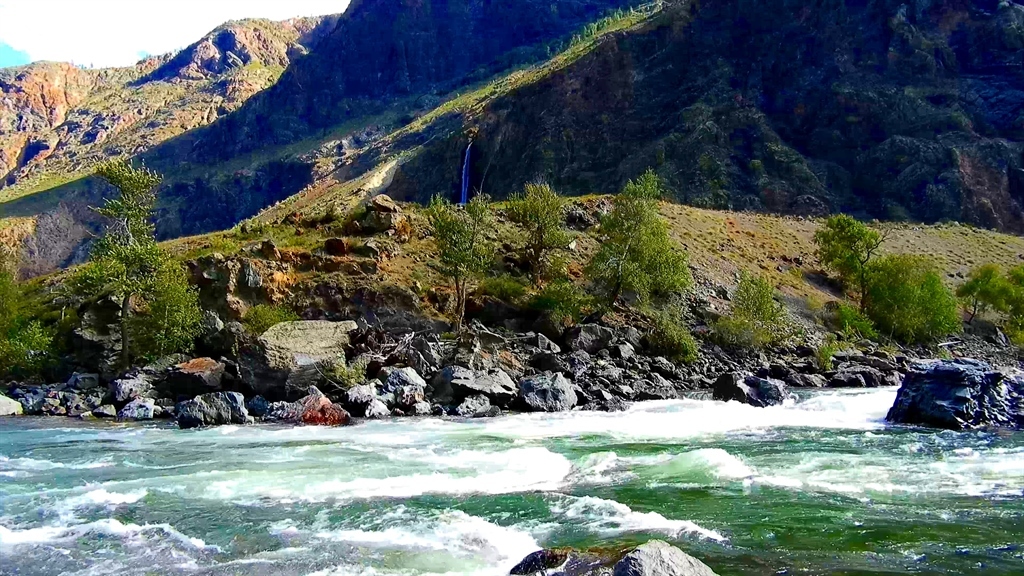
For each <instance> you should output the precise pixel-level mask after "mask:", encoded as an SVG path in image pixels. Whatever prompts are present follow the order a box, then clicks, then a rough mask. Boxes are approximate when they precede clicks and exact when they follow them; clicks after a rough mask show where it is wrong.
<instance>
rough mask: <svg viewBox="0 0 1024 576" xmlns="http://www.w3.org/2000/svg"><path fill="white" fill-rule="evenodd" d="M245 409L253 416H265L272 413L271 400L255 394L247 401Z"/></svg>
mask: <svg viewBox="0 0 1024 576" xmlns="http://www.w3.org/2000/svg"><path fill="white" fill-rule="evenodd" d="M245 410H246V411H247V412H248V413H249V416H252V417H253V418H263V417H265V416H266V415H267V414H269V413H270V402H267V399H266V398H264V397H263V396H253V397H252V398H249V399H248V400H246V401H245Z"/></svg>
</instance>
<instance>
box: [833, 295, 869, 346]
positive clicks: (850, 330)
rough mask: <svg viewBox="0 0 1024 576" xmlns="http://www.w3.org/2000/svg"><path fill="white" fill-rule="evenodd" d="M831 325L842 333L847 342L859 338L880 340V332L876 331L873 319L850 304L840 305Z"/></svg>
mask: <svg viewBox="0 0 1024 576" xmlns="http://www.w3.org/2000/svg"><path fill="white" fill-rule="evenodd" d="M831 323H832V327H833V329H834V330H836V331H837V332H839V333H841V334H842V335H843V338H846V339H847V340H855V339H858V338H867V339H869V340H878V331H877V330H875V325H874V323H873V322H871V319H870V318H868V317H867V316H865V315H864V314H863V313H861V311H860V310H857V308H855V307H853V306H850V305H849V304H846V303H842V304H839V306H838V307H837V308H836V311H835V315H834V316H833V317H832V319H831Z"/></svg>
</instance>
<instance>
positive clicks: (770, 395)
mask: <svg viewBox="0 0 1024 576" xmlns="http://www.w3.org/2000/svg"><path fill="white" fill-rule="evenodd" d="M786 396H787V391H786V385H785V384H784V383H782V382H780V381H778V380H772V379H769V378H758V377H757V376H752V375H750V374H745V373H742V372H726V373H725V374H722V375H721V376H719V377H718V380H716V381H715V385H714V387H713V388H712V395H711V397H712V398H713V399H715V400H721V401H723V402H730V401H735V402H742V403H743V404H750V405H751V406H758V407H765V406H776V405H779V404H782V402H783V400H785V399H786Z"/></svg>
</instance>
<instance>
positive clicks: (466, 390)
mask: <svg viewBox="0 0 1024 576" xmlns="http://www.w3.org/2000/svg"><path fill="white" fill-rule="evenodd" d="M517 392H518V389H517V388H516V384H515V382H514V381H513V380H512V377H511V376H509V375H508V373H506V372H505V371H504V370H501V369H500V368H495V369H492V370H488V371H483V370H476V371H474V370H470V369H468V368H464V367H462V366H448V367H446V368H445V369H443V370H441V372H439V373H438V375H437V376H436V377H435V378H434V381H433V382H432V383H431V399H432V400H433V401H435V402H438V403H440V404H451V403H454V402H458V401H461V400H463V399H465V398H468V397H469V396H474V395H477V394H482V395H484V396H486V397H487V398H488V400H490V402H491V403H492V404H495V405H498V406H506V405H508V403H509V402H511V401H512V400H513V399H514V398H515V397H516V394H517Z"/></svg>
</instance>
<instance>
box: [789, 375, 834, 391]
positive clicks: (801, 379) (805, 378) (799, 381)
mask: <svg viewBox="0 0 1024 576" xmlns="http://www.w3.org/2000/svg"><path fill="white" fill-rule="evenodd" d="M783 382H785V383H786V385H787V386H792V387H793V388H824V387H825V386H827V385H828V380H826V379H825V377H824V376H822V375H821V374H801V373H799V372H794V373H792V374H790V375H789V376H787V377H786V378H785V380H783Z"/></svg>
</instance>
